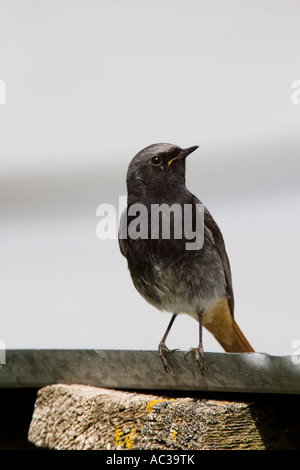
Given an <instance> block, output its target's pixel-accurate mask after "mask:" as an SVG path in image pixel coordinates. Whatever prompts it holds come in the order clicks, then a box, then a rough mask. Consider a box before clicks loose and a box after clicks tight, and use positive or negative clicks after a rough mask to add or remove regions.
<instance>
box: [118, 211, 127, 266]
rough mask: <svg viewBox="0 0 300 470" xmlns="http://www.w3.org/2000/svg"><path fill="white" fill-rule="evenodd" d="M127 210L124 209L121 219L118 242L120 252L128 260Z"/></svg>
mask: <svg viewBox="0 0 300 470" xmlns="http://www.w3.org/2000/svg"><path fill="white" fill-rule="evenodd" d="M126 212H127V208H125V209H123V211H122V214H121V217H120V225H119V231H118V241H119V247H120V251H121V253H122V255H123V256H125V258H126V253H127V237H126V235H127V217H126Z"/></svg>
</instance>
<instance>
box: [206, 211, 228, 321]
mask: <svg viewBox="0 0 300 470" xmlns="http://www.w3.org/2000/svg"><path fill="white" fill-rule="evenodd" d="M204 225H205V226H206V227H207V228H208V229H209V230H210V232H211V235H212V238H213V242H214V244H215V246H216V248H217V250H218V252H219V254H220V257H221V261H222V263H223V267H224V272H225V276H226V283H227V291H228V304H229V308H230V312H231V314H232V316H233V313H234V297H233V289H232V277H231V270H230V264H229V259H228V256H227V253H226V249H225V243H224V239H223V236H222V233H221V230H220V229H219V227H218V225H217V224H216V222H215V221H214V219H213V217H212V216H211V214H210V212H209V211H208V210H207V209H206V207H205V208H204Z"/></svg>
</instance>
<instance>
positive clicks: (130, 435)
mask: <svg viewBox="0 0 300 470" xmlns="http://www.w3.org/2000/svg"><path fill="white" fill-rule="evenodd" d="M135 431H136V429H135V428H132V429H131V431H130V433H128V434H126V435H125V436H124V439H125V446H126V449H131V447H132V438H133V436H134V434H135Z"/></svg>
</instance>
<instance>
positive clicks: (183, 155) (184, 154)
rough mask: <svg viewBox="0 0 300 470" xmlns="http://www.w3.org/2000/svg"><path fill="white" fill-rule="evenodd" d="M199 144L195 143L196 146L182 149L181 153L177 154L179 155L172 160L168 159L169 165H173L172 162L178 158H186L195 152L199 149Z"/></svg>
mask: <svg viewBox="0 0 300 470" xmlns="http://www.w3.org/2000/svg"><path fill="white" fill-rule="evenodd" d="M198 147H199V146H198V145H194V147H189V148H188V149H182V150H181V151H180V153H179V155H177V157H175V158H172V159H171V160H169V161H168V165H171V163H172V162H177V161H178V160H183V159H184V158H186V157H187V156H188V155H189V154H190V153H192V152H194V151H195V150H197V148H198Z"/></svg>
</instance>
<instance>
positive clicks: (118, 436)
mask: <svg viewBox="0 0 300 470" xmlns="http://www.w3.org/2000/svg"><path fill="white" fill-rule="evenodd" d="M121 436H123V433H122V431H121V429H120V428H116V430H115V446H116V447H120V445H121Z"/></svg>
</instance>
